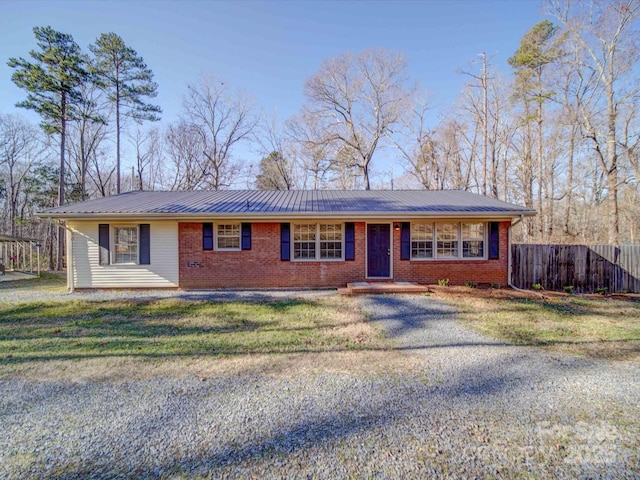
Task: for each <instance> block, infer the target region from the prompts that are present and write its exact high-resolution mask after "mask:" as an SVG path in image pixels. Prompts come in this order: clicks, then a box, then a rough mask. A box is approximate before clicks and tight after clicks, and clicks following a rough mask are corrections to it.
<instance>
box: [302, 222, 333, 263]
mask: <svg viewBox="0 0 640 480" xmlns="http://www.w3.org/2000/svg"><path fill="white" fill-rule="evenodd" d="M291 249H292V253H293V255H292V258H293V260H342V258H343V252H344V228H343V224H341V223H299V224H293V242H292V245H291Z"/></svg>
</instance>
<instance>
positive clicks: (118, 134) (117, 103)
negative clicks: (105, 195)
mask: <svg viewBox="0 0 640 480" xmlns="http://www.w3.org/2000/svg"><path fill="white" fill-rule="evenodd" d="M116 193H117V194H118V195H119V194H120V83H119V82H116Z"/></svg>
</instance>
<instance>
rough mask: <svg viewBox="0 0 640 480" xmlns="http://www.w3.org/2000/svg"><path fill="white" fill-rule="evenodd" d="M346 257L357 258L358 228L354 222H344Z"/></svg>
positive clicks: (348, 258) (347, 258)
mask: <svg viewBox="0 0 640 480" xmlns="http://www.w3.org/2000/svg"><path fill="white" fill-rule="evenodd" d="M344 259H345V260H355V259H356V229H355V223H353V222H347V223H345V224H344Z"/></svg>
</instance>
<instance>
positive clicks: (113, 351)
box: [0, 279, 399, 379]
mask: <svg viewBox="0 0 640 480" xmlns="http://www.w3.org/2000/svg"><path fill="white" fill-rule="evenodd" d="M26 282H29V281H24V282H13V283H14V284H15V285H13V287H12V288H29V289H38V290H41V291H54V292H55V291H56V290H55V289H56V288H60V281H56V280H55V279H43V280H42V282H41V283H26ZM30 282H35V281H30ZM1 298H2V294H1V291H0V299H1ZM358 354H360V355H358ZM354 355H356V356H357V357H358V359H357V360H356V361H353V358H352V357H353V356H354ZM392 356H393V354H392V353H391V352H390V351H387V350H386V349H385V340H384V339H383V337H382V335H381V334H380V332H378V331H377V330H374V329H373V328H372V327H371V326H370V325H369V323H368V322H367V319H366V317H365V316H364V315H363V314H362V313H361V312H360V310H359V309H358V307H357V305H356V304H355V302H354V300H353V299H351V298H344V297H338V296H331V297H322V298H315V299H284V300H279V301H270V302H250V301H242V302H240V301H207V300H198V299H196V300H192V299H190V300H181V299H178V298H163V299H137V300H115V301H113V300H111V301H88V300H84V299H78V298H75V299H73V297H72V298H64V297H63V298H62V299H61V300H48V301H38V302H33V301H20V300H18V301H2V300H0V378H3V377H8V376H13V375H21V376H27V377H34V378H40V379H43V378H50V379H62V378H94V379H95V378H97V377H105V378H107V377H111V376H114V375H118V374H119V373H122V374H125V373H126V375H127V376H130V375H134V376H135V375H148V374H165V373H179V372H191V373H195V374H197V375H202V376H206V375H207V372H209V373H213V372H212V371H213V370H215V372H216V373H217V374H219V373H220V371H221V370H224V371H229V370H232V371H237V370H240V369H248V368H255V369H258V370H260V371H262V372H264V371H265V370H268V371H279V372H281V373H282V372H286V371H288V370H290V369H293V368H295V369H296V371H299V370H301V369H302V370H304V369H311V370H313V369H316V368H325V369H326V368H329V369H332V368H338V369H349V368H351V364H354V365H359V366H361V367H362V368H365V366H367V365H368V366H369V367H371V368H372V369H373V370H375V369H377V368H382V369H384V370H387V369H389V368H394V360H392V359H391V360H390V359H389V358H388V357H392ZM347 358H350V359H351V360H350V361H345V360H346V359H347ZM398 361H399V360H398ZM396 363H397V362H396ZM141 366H144V368H139V367H141ZM143 372H145V373H143Z"/></svg>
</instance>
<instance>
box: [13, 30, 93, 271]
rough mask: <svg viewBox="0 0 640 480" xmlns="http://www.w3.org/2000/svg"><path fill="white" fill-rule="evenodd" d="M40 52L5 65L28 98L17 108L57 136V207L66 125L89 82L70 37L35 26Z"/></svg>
mask: <svg viewBox="0 0 640 480" xmlns="http://www.w3.org/2000/svg"><path fill="white" fill-rule="evenodd" d="M33 33H34V35H35V37H36V41H37V44H38V48H39V50H37V51H36V50H32V51H31V52H29V55H30V56H31V58H32V59H33V60H34V62H30V61H28V60H25V59H24V58H10V59H9V62H8V65H9V66H10V67H11V68H15V69H16V70H15V72H13V75H12V76H11V80H12V81H13V83H15V84H16V85H17V86H18V87H20V88H22V89H24V90H26V91H27V99H26V100H23V101H21V102H18V103H17V104H16V106H17V107H20V108H26V109H28V110H34V111H36V112H37V113H38V114H39V115H40V116H41V117H42V122H41V126H42V128H43V129H44V130H45V132H47V133H48V134H57V135H59V136H60V171H59V176H58V205H64V203H65V149H66V147H65V139H66V132H67V122H68V121H70V120H73V119H75V118H76V117H77V107H78V105H79V104H80V103H81V102H82V95H81V93H80V85H82V83H83V82H85V81H87V80H88V79H89V73H88V71H87V62H88V59H87V57H86V56H85V55H84V54H83V53H82V51H81V50H80V47H79V46H78V44H77V43H76V42H75V41H74V40H73V37H72V36H71V35H69V34H66V33H61V32H58V31H56V30H54V29H53V28H51V27H35V28H34V29H33ZM63 250H64V235H62V231H61V232H59V235H58V269H60V270H61V269H62V251H63Z"/></svg>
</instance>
